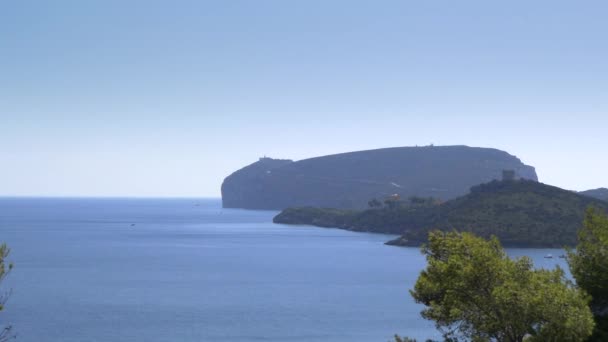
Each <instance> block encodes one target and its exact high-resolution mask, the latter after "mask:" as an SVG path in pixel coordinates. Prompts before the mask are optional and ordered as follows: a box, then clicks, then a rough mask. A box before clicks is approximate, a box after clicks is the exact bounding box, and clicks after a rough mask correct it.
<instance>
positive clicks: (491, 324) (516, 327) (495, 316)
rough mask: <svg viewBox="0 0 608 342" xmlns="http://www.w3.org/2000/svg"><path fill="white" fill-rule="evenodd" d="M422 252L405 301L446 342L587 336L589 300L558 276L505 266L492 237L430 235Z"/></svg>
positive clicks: (513, 263)
mask: <svg viewBox="0 0 608 342" xmlns="http://www.w3.org/2000/svg"><path fill="white" fill-rule="evenodd" d="M422 252H423V254H424V255H426V258H427V261H428V265H427V268H426V269H425V270H424V271H423V272H422V273H421V274H420V277H419V278H418V280H417V282H416V285H415V288H414V290H413V291H411V294H412V296H413V297H414V299H415V300H416V301H417V302H418V303H422V304H424V305H425V306H426V308H425V309H424V310H423V311H422V316H423V317H424V318H426V319H429V320H433V321H435V323H436V326H437V327H438V329H440V331H441V332H442V333H443V334H444V337H445V338H446V339H450V340H452V341H453V340H455V339H465V340H470V341H505V342H519V341H524V339H525V340H526V341H583V340H584V339H585V338H586V337H588V336H589V335H590V334H591V332H592V330H593V324H594V323H593V316H592V314H591V311H590V310H589V307H588V306H587V304H588V302H589V300H588V298H587V297H586V295H585V294H584V293H583V292H582V291H580V290H578V289H577V288H575V287H574V286H573V285H572V284H571V283H569V282H568V281H566V279H565V277H564V272H563V271H562V270H561V269H559V268H557V269H554V270H535V269H534V268H533V265H532V262H531V260H530V259H529V258H527V257H522V258H518V259H515V260H512V259H510V258H509V257H508V256H507V255H506V253H505V251H504V249H503V248H502V246H501V245H500V243H499V241H498V239H497V238H495V237H492V238H491V239H490V240H484V239H482V238H479V237H476V236H474V235H472V234H470V233H456V232H451V233H444V232H432V233H430V235H429V242H428V244H427V245H425V246H424V247H423V248H422Z"/></svg>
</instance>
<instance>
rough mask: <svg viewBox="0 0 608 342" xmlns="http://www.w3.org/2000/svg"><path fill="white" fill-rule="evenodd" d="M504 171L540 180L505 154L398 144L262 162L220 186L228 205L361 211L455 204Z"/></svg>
mask: <svg viewBox="0 0 608 342" xmlns="http://www.w3.org/2000/svg"><path fill="white" fill-rule="evenodd" d="M504 170H513V171H515V175H516V177H517V178H525V179H531V180H535V181H536V180H538V179H537V176H536V172H535V170H534V168H533V167H531V166H528V165H525V164H523V163H522V162H521V161H520V160H519V159H518V158H517V157H515V156H512V155H510V154H508V153H507V152H504V151H500V150H497V149H491V148H477V147H468V146H425V147H395V148H384V149H377V150H369V151H359V152H349V153H342V154H336V155H329V156H323V157H317V158H311V159H305V160H300V161H296V162H294V161H291V160H276V159H270V158H262V159H260V160H259V161H257V162H255V163H253V164H251V165H249V166H247V167H245V168H243V169H241V170H238V171H236V172H234V173H233V174H231V175H230V176H228V177H227V178H226V179H225V180H224V183H223V184H222V201H223V206H224V207H225V208H245V209H269V210H281V209H285V208H288V207H302V206H315V207H332V208H364V207H366V206H367V203H368V201H369V200H370V199H372V198H378V199H384V198H386V197H387V196H391V195H394V194H398V195H399V196H401V197H402V198H407V197H410V196H419V197H435V198H438V199H442V200H448V199H452V198H455V197H458V196H461V195H464V194H466V193H468V191H469V189H470V188H471V187H472V186H474V185H478V184H481V183H486V182H489V181H491V180H493V179H500V178H501V177H502V172H503V171H504Z"/></svg>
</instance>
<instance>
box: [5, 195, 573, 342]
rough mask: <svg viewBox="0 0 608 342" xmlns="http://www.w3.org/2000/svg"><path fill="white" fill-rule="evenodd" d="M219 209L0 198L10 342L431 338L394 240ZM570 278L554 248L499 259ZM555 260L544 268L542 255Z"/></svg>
mask: <svg viewBox="0 0 608 342" xmlns="http://www.w3.org/2000/svg"><path fill="white" fill-rule="evenodd" d="M276 214H277V212H275V211H251V210H239V209H223V208H222V206H221V201H220V200H219V199H141V198H132V199H128V198H0V241H2V242H5V243H7V244H8V245H9V247H10V248H11V253H10V257H9V260H10V261H12V262H13V263H14V269H13V270H12V271H11V272H10V274H9V275H8V277H7V278H6V279H5V280H4V281H3V282H2V283H1V284H0V290H1V291H4V292H5V293H9V292H10V298H9V300H8V302H7V303H6V305H5V309H4V310H3V311H1V312H0V326H5V325H8V324H10V325H12V326H13V331H14V333H16V335H17V339H16V341H18V342H40V341H45V342H89V341H90V342H93V341H104V342H106V341H112V342H167V341H178V342H194V341H197V342H198V341H218V342H219V341H235V342H236V341H238V342H247V341H285V342H289V341H311V342H314V341H319V342H320V341H323V342H347V341H348V342H357V341H370V342H371V341H376V342H387V341H391V340H392V336H393V335H394V334H399V335H404V336H409V337H413V338H417V339H418V340H419V341H420V340H422V341H424V340H425V339H427V338H433V339H439V338H440V334H439V333H438V331H437V330H436V329H435V327H434V325H433V323H432V322H429V321H426V320H424V319H422V318H421V316H420V311H421V310H422V309H423V307H422V306H421V305H419V304H416V303H415V302H414V301H413V299H412V298H411V296H410V294H409V290H410V289H411V288H412V287H413V285H414V283H415V281H416V278H417V277H418V275H419V273H420V271H421V270H422V269H423V268H424V267H425V259H424V257H423V256H422V255H421V254H420V251H419V249H418V248H403V247H392V246H386V245H384V242H386V241H387V240H389V239H391V238H393V237H394V236H391V235H382V234H371V233H355V232H349V231H344V230H339V229H327V228H316V227H308V226H288V225H280V224H273V223H272V218H273V216H274V215H276ZM508 252H509V254H510V255H512V256H521V255H527V256H530V257H531V258H532V259H533V260H534V262H535V265H536V266H537V267H544V268H553V267H555V266H557V265H559V266H560V267H562V268H567V265H566V263H565V261H564V260H563V259H560V258H558V257H557V256H558V255H560V254H563V251H561V250H550V249H509V250H508ZM547 254H552V255H553V256H554V258H552V259H548V258H545V256H546V255H547Z"/></svg>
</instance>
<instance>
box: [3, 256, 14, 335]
mask: <svg viewBox="0 0 608 342" xmlns="http://www.w3.org/2000/svg"><path fill="white" fill-rule="evenodd" d="M9 253H10V249H9V248H8V247H7V246H6V244H2V245H0V283H1V282H2V281H3V280H4V279H5V278H6V276H7V275H8V274H9V273H10V271H11V270H12V269H13V264H12V263H9V262H8V261H7V260H6V258H7V257H8V255H9ZM9 295H10V292H7V293H4V294H0V311H3V310H4V304H6V301H7V300H8V297H9ZM1 329H2V330H1V331H0V342H4V341H8V340H10V339H11V338H13V337H14V335H12V327H11V326H10V325H7V326H5V327H3V328H1Z"/></svg>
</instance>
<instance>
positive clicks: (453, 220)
mask: <svg viewBox="0 0 608 342" xmlns="http://www.w3.org/2000/svg"><path fill="white" fill-rule="evenodd" d="M590 205H593V206H595V207H597V208H599V209H600V210H603V211H606V210H608V203H607V202H604V201H600V200H597V199H594V198H591V197H587V196H582V195H579V194H577V193H574V192H572V191H567V190H563V189H560V188H557V187H553V186H549V185H545V184H542V183H538V182H533V181H526V180H518V181H502V182H501V181H493V182H490V183H487V184H483V185H479V186H475V187H473V188H472V189H471V193H469V194H468V195H466V196H463V197H460V198H457V199H454V200H451V201H447V202H445V203H443V204H440V202H439V201H437V200H433V199H424V200H422V199H419V198H413V199H410V201H409V203H408V202H401V204H400V205H395V206H393V207H390V208H389V207H383V208H381V209H374V210H363V211H352V210H349V211H342V210H337V209H317V211H312V210H310V209H309V208H306V209H289V213H290V215H284V214H285V212H287V210H286V211H284V212H283V213H281V214H279V215H278V216H277V217H275V222H277V223H287V224H290V223H291V224H313V225H319V226H323V227H338V228H345V229H349V230H354V231H370V232H378V233H389V234H399V235H402V237H401V238H399V239H396V240H394V241H391V242H389V244H394V245H408V246H418V245H420V244H421V243H424V242H425V241H426V238H427V236H428V232H429V231H430V230H433V229H439V230H444V231H452V230H458V231H467V232H472V233H474V234H476V235H478V236H481V237H483V238H489V237H490V236H492V235H495V236H497V237H498V238H499V239H500V240H501V241H502V243H503V244H504V245H505V246H519V247H563V246H564V245H570V246H573V245H575V244H576V231H577V230H578V228H579V226H580V222H581V221H582V220H583V217H584V212H585V209H586V208H587V207H588V206H590ZM297 211H301V215H295V212H297ZM317 215H318V216H319V217H320V219H317V217H316V216H317ZM317 221H320V222H322V224H316V223H315V222H317Z"/></svg>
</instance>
